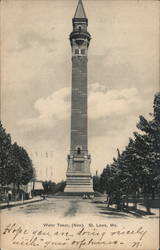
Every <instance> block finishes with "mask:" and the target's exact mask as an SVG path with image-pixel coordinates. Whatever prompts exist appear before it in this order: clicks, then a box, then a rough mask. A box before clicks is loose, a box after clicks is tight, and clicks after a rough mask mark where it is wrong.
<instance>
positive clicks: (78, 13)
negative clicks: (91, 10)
mask: <svg viewBox="0 0 160 250" xmlns="http://www.w3.org/2000/svg"><path fill="white" fill-rule="evenodd" d="M74 18H87V17H86V13H85V10H84V7H83V3H82V0H79V2H78V5H77V9H76V12H75V14H74Z"/></svg>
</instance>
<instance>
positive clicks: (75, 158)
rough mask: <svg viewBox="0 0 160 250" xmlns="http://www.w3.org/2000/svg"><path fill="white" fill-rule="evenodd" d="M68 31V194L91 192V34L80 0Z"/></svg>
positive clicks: (66, 190)
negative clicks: (69, 51) (69, 139)
mask: <svg viewBox="0 0 160 250" xmlns="http://www.w3.org/2000/svg"><path fill="white" fill-rule="evenodd" d="M72 22H73V31H72V32H71V34H70V43H71V48H72V105H71V145H70V155H68V169H67V173H66V176H67V180H66V181H67V185H66V188H65V192H68V193H93V185H92V179H91V173H90V162H91V158H90V155H89V154H88V141H87V140H88V134H87V120H88V116H87V61H88V56H87V53H88V46H89V43H90V39H91V36H90V34H89V33H88V31H87V26H88V19H87V17H86V14H85V10H84V7H83V3H82V0H79V2H78V6H77V9H76V12H75V15H74V18H73V19H72Z"/></svg>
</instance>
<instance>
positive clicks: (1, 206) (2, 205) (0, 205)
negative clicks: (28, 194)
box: [0, 196, 44, 209]
mask: <svg viewBox="0 0 160 250" xmlns="http://www.w3.org/2000/svg"><path fill="white" fill-rule="evenodd" d="M42 200H44V199H43V197H41V196H36V197H33V198H31V199H29V200H24V201H10V202H9V205H8V203H7V202H3V203H0V209H5V208H8V207H15V206H20V205H25V204H28V203H33V202H38V201H42Z"/></svg>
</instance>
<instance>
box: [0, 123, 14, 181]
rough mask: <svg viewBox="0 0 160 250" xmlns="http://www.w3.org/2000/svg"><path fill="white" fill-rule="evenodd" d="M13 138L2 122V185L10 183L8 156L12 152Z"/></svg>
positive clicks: (0, 148) (0, 155) (0, 139)
mask: <svg viewBox="0 0 160 250" xmlns="http://www.w3.org/2000/svg"><path fill="white" fill-rule="evenodd" d="M11 146H12V145H11V136H10V134H7V133H6V131H5V129H4V128H3V126H2V123H1V121H0V172H1V175H0V184H1V185H7V184H8V183H9V179H10V178H9V171H8V166H7V161H8V156H9V153H10V150H11Z"/></svg>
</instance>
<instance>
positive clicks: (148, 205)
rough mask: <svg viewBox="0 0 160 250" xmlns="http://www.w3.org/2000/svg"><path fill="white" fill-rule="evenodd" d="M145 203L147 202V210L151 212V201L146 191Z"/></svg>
mask: <svg viewBox="0 0 160 250" xmlns="http://www.w3.org/2000/svg"><path fill="white" fill-rule="evenodd" d="M144 204H145V206H146V211H147V213H148V214H151V209H150V203H149V197H148V193H145V199H144Z"/></svg>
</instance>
